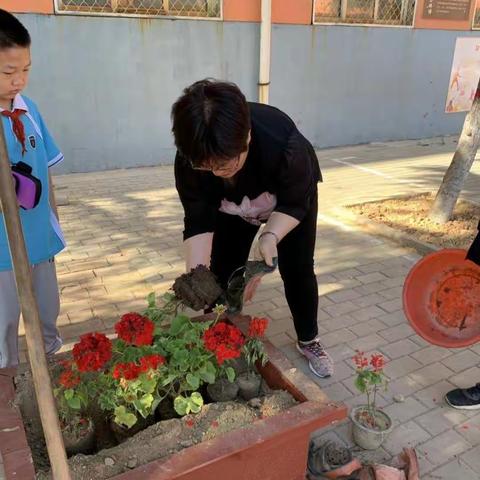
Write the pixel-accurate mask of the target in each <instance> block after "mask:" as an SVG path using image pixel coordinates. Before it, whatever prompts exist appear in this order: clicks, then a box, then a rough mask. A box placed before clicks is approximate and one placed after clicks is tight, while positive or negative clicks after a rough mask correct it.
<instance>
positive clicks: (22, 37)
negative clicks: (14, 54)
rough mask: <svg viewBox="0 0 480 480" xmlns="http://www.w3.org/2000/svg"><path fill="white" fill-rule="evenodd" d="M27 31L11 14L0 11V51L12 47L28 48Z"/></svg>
mask: <svg viewBox="0 0 480 480" xmlns="http://www.w3.org/2000/svg"><path fill="white" fill-rule="evenodd" d="M30 43H31V40H30V34H29V33H28V30H27V29H26V28H25V27H24V26H23V25H22V23H21V22H20V20H18V19H17V18H16V17H14V16H13V15H12V14H11V13H9V12H7V11H5V10H2V9H0V50H4V49H7V48H12V47H29V46H30Z"/></svg>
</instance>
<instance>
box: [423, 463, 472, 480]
mask: <svg viewBox="0 0 480 480" xmlns="http://www.w3.org/2000/svg"><path fill="white" fill-rule="evenodd" d="M429 479H432V480H454V479H456V480H478V479H479V475H478V470H477V471H475V470H472V469H471V468H470V467H469V466H468V465H467V464H466V463H465V462H464V461H463V460H462V459H461V458H456V459H455V460H452V461H450V462H448V463H447V464H446V465H444V466H443V467H440V468H437V469H435V470H433V472H431V474H430V476H429V477H427V479H426V480H429Z"/></svg>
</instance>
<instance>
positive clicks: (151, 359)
mask: <svg viewBox="0 0 480 480" xmlns="http://www.w3.org/2000/svg"><path fill="white" fill-rule="evenodd" d="M164 363H165V357H162V356H161V355H145V356H144V357H142V358H141V359H140V369H141V370H142V372H147V371H148V370H150V369H152V370H156V369H157V368H158V367H159V366H160V365H163V364H164Z"/></svg>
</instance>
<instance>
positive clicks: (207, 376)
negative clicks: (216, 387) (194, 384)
mask: <svg viewBox="0 0 480 480" xmlns="http://www.w3.org/2000/svg"><path fill="white" fill-rule="evenodd" d="M197 373H198V375H199V376H200V378H201V379H202V380H203V381H204V382H207V383H215V378H216V375H215V372H213V373H212V372H209V371H208V370H207V369H205V368H202V369H201V370H199V371H198V372H197Z"/></svg>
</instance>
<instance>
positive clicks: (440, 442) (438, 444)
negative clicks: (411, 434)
mask: <svg viewBox="0 0 480 480" xmlns="http://www.w3.org/2000/svg"><path fill="white" fill-rule="evenodd" d="M471 448H472V447H471V445H470V444H469V443H468V442H467V441H466V440H465V439H464V438H463V437H462V436H461V435H459V434H458V433H457V432H455V431H454V430H449V431H447V432H444V433H441V434H440V435H437V436H436V437H434V438H433V439H432V440H429V441H427V442H426V443H423V444H422V445H420V446H419V447H418V449H419V451H420V452H423V454H424V455H425V456H426V458H427V460H428V461H429V462H431V463H433V464H434V465H441V464H443V463H445V462H446V461H447V460H449V459H451V458H453V457H455V456H458V455H460V454H462V453H464V452H466V451H467V450H470V449H471ZM462 458H464V457H463V456H462ZM479 458H480V456H479V455H478V453H477V461H478V459H479ZM464 460H465V461H466V463H467V464H469V466H470V467H472V465H470V463H469V461H467V460H466V459H465V458H464ZM473 469H474V470H477V471H479V470H480V463H478V468H474V467H473Z"/></svg>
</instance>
